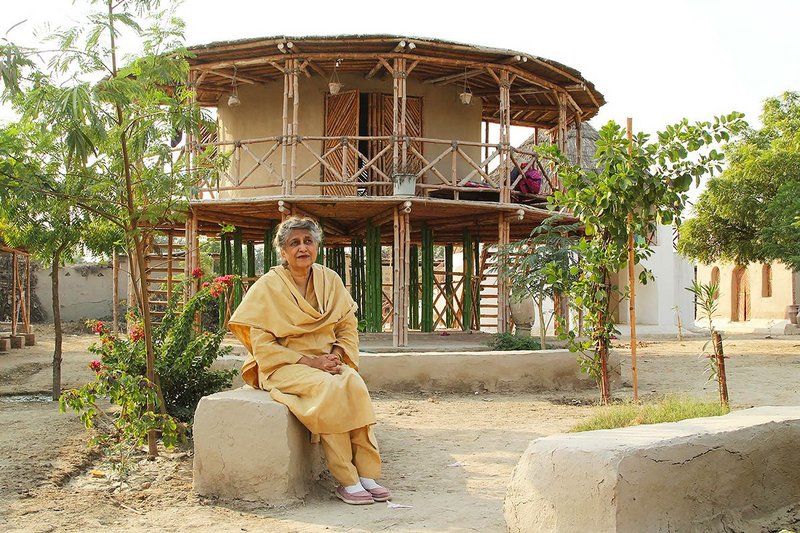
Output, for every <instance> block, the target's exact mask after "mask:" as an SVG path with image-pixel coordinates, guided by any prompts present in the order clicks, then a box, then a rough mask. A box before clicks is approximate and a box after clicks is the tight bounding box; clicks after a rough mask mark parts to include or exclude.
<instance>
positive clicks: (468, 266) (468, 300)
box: [461, 229, 499, 332]
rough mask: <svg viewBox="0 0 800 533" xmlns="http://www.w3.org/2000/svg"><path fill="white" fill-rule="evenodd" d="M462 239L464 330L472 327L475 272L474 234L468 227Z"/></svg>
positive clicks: (462, 323) (462, 319)
mask: <svg viewBox="0 0 800 533" xmlns="http://www.w3.org/2000/svg"><path fill="white" fill-rule="evenodd" d="M462 240H463V251H462V257H461V259H462V261H463V266H462V269H463V272H464V281H463V282H462V284H461V288H462V290H463V292H462V295H463V296H462V297H461V329H463V330H464V331H469V330H471V329H472V309H473V307H472V279H473V274H474V271H473V266H474V261H473V257H472V254H473V252H474V248H473V244H472V234H471V233H470V232H469V230H468V229H465V230H464V236H463V239H462ZM498 302H499V298H498ZM498 305H499V304H498ZM498 332H499V330H498Z"/></svg>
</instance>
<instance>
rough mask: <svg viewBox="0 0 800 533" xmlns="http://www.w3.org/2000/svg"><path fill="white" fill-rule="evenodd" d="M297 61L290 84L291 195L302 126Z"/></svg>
mask: <svg viewBox="0 0 800 533" xmlns="http://www.w3.org/2000/svg"><path fill="white" fill-rule="evenodd" d="M298 74H299V73H298V67H297V60H296V59H294V60H292V70H291V72H290V75H291V78H290V83H291V84H292V88H293V90H292V105H293V113H292V131H291V135H292V171H291V176H292V177H291V181H290V183H289V193H290V194H294V193H295V188H296V186H297V184H296V183H295V174H296V172H297V135H298V128H299V125H300V76H299V75H298Z"/></svg>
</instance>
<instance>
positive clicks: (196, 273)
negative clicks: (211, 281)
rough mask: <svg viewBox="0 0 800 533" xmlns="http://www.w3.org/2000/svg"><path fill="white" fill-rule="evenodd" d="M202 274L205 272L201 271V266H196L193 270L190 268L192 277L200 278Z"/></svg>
mask: <svg viewBox="0 0 800 533" xmlns="http://www.w3.org/2000/svg"><path fill="white" fill-rule="evenodd" d="M204 275H205V272H203V269H202V268H199V267H198V268H195V269H194V270H192V277H193V278H195V279H197V278H202V277H203V276H204Z"/></svg>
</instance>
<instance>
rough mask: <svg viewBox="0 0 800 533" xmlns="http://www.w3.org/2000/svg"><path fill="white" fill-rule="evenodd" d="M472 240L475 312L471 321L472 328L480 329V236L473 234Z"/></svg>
mask: <svg viewBox="0 0 800 533" xmlns="http://www.w3.org/2000/svg"><path fill="white" fill-rule="evenodd" d="M473 242H474V243H475V251H474V252H473V257H474V258H475V270H474V271H473V272H474V274H475V276H476V277H475V281H474V282H473V286H474V287H475V290H474V291H473V293H472V294H473V306H472V307H473V309H475V314H474V315H473V318H472V323H473V327H474V329H481V281H482V280H481V242H480V237H479V236H478V235H475V236H474V237H473Z"/></svg>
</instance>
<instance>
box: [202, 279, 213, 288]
mask: <svg viewBox="0 0 800 533" xmlns="http://www.w3.org/2000/svg"><path fill="white" fill-rule="evenodd" d="M209 285H211V284H210V283H209V282H207V281H204V282H203V284H202V285H200V287H202V288H204V289H205V288H206V287H208V286H209Z"/></svg>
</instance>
